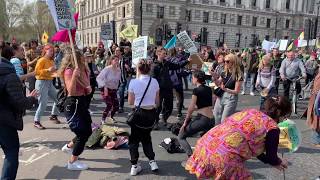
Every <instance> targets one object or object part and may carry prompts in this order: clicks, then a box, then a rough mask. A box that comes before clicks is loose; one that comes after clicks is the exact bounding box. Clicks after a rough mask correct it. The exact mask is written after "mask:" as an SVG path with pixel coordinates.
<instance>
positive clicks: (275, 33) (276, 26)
mask: <svg viewBox="0 0 320 180" xmlns="http://www.w3.org/2000/svg"><path fill="white" fill-rule="evenodd" d="M278 15H279V12H278V11H276V24H275V27H274V38H275V39H277V28H278Z"/></svg>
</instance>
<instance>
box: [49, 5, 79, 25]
mask: <svg viewBox="0 0 320 180" xmlns="http://www.w3.org/2000/svg"><path fill="white" fill-rule="evenodd" d="M47 4H48V7H49V10H50V12H51V15H52V17H53V20H54V22H55V25H56V28H57V30H58V31H59V30H63V29H68V30H71V29H74V28H76V22H75V20H74V17H73V15H72V13H71V4H70V2H69V1H68V0H47Z"/></svg>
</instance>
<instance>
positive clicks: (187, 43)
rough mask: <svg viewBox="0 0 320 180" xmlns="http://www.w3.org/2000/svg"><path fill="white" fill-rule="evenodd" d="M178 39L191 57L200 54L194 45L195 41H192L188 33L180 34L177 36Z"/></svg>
mask: <svg viewBox="0 0 320 180" xmlns="http://www.w3.org/2000/svg"><path fill="white" fill-rule="evenodd" d="M177 38H178V39H179V41H180V42H181V44H183V46H184V47H185V49H186V50H187V51H188V52H189V53H190V54H191V55H192V54H196V53H197V52H198V49H197V47H196V46H195V45H194V43H193V41H192V40H191V38H190V37H189V35H188V33H187V32H186V31H182V32H181V33H179V34H178V35H177Z"/></svg>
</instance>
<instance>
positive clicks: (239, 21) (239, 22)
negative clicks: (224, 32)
mask: <svg viewBox="0 0 320 180" xmlns="http://www.w3.org/2000/svg"><path fill="white" fill-rule="evenodd" d="M237 25H238V26H241V25H242V16H238V21H237Z"/></svg>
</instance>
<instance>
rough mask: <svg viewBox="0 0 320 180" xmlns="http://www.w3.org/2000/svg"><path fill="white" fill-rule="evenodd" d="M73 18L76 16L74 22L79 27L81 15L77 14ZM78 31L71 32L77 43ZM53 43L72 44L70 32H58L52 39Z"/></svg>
mask: <svg viewBox="0 0 320 180" xmlns="http://www.w3.org/2000/svg"><path fill="white" fill-rule="evenodd" d="M73 16H74V20H75V21H76V25H77V26H78V17H79V13H75V14H74V15H73ZM76 31H77V30H76V29H72V30H71V35H72V40H73V42H75V36H76ZM51 41H52V42H66V43H68V42H70V40H69V36H68V30H62V31H58V32H56V34H54V35H53V36H52V37H51Z"/></svg>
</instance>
